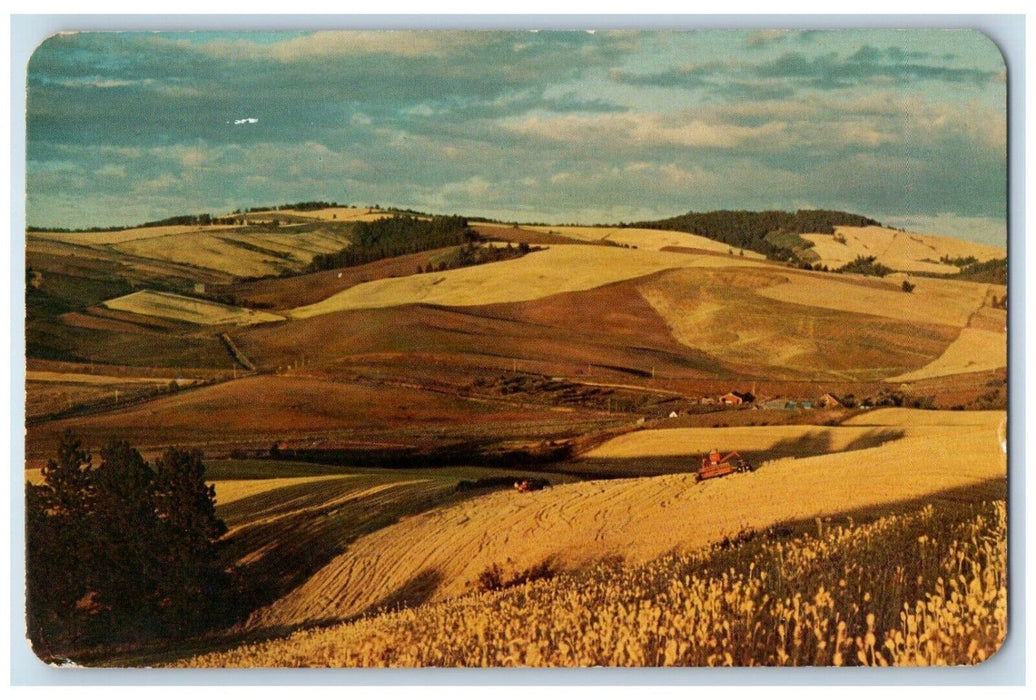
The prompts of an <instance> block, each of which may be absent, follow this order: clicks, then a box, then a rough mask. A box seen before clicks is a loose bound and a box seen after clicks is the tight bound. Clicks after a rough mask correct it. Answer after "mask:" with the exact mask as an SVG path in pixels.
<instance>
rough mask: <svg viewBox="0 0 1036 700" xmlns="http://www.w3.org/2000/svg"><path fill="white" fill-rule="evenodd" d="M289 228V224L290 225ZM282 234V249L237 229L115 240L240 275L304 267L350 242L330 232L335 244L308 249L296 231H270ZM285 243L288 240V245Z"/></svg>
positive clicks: (138, 250) (129, 248)
mask: <svg viewBox="0 0 1036 700" xmlns="http://www.w3.org/2000/svg"><path fill="white" fill-rule="evenodd" d="M286 228H287V227H286ZM260 235H262V234H260ZM267 235H271V236H274V240H276V239H277V238H280V240H281V243H282V245H281V246H278V248H279V249H277V250H274V249H269V248H264V247H263V246H262V245H261V244H257V243H256V242H254V241H253V238H254V235H253V234H235V233H234V232H233V231H229V230H228V231H226V232H220V231H215V232H210V229H209V228H205V229H204V230H201V231H196V232H193V233H188V234H180V235H176V236H175V237H162V238H155V237H151V238H137V239H133V240H128V241H123V242H118V243H113V244H111V247H112V248H113V249H115V250H117V251H119V252H121V253H126V254H129V255H133V256H137V257H141V258H147V259H149V260H158V261H163V262H169V263H177V264H187V265H191V266H193V267H198V268H203V269H209V270H217V271H220V272H224V273H229V274H232V275H235V276H238V277H261V276H264V275H276V274H279V273H280V272H282V271H283V270H285V269H288V268H294V267H302V266H303V265H304V264H305V263H308V262H309V261H310V260H312V258H313V253H314V252H326V251H327V250H329V249H331V250H334V249H337V248H342V247H344V246H346V245H347V244H348V243H347V241H348V238H347V237H346V236H345V235H344V234H340V237H336V235H335V234H330V233H329V234H326V236H323V238H337V240H338V241H339V242H338V244H337V246H336V247H335V248H330V246H329V245H328V244H327V243H322V244H320V245H319V246H318V247H317V248H316V250H308V249H307V247H306V246H305V245H303V244H302V242H301V241H299V242H295V243H293V242H292V241H291V240H285V239H288V237H289V236H291V235H292V234H290V233H282V234H267ZM283 244H287V245H286V246H285V245H283Z"/></svg>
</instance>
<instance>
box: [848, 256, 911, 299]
mask: <svg viewBox="0 0 1036 700" xmlns="http://www.w3.org/2000/svg"><path fill="white" fill-rule="evenodd" d="M835 272H854V273H856V274H858V275H870V276H871V277H884V276H885V275H887V274H889V273H890V272H892V268H891V267H889V266H887V265H882V264H881V263H880V262H878V258H877V257H876V256H874V255H857V256H856V259H855V260H853V261H852V262H850V263H846V264H845V265H842V266H841V267H840V268H838V269H837V270H835ZM903 290H904V291H913V289H912V288H911V289H910V290H907V289H906V287H904V288H903Z"/></svg>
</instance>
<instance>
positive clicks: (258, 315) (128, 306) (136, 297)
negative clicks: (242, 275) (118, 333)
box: [103, 289, 284, 326]
mask: <svg viewBox="0 0 1036 700" xmlns="http://www.w3.org/2000/svg"><path fill="white" fill-rule="evenodd" d="M103 306H105V307H107V308H109V309H112V310H114V311H128V312H130V313H134V314H140V315H141V316H158V317H159V318H170V319H174V320H177V321H187V322H188V323H197V324H200V325H204V326H218V325H224V324H233V325H236V326H245V325H249V324H253V323H269V322H271V321H283V320H284V318H283V317H282V316H278V315H276V314H271V313H269V312H266V311H256V310H255V309H242V308H240V307H237V306H227V305H226V304H217V303H216V302H214V301H205V300H202V299H194V298H192V297H184V296H180V295H179V294H170V293H168V292H155V291H151V290H149V289H145V290H141V291H139V292H133V293H132V294H127V295H126V296H122V297H117V298H115V299H109V300H108V301H106V302H104V303H103Z"/></svg>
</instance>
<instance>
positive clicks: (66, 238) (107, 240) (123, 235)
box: [28, 225, 233, 246]
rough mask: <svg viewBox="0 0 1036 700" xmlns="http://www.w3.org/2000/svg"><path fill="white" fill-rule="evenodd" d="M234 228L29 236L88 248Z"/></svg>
mask: <svg viewBox="0 0 1036 700" xmlns="http://www.w3.org/2000/svg"><path fill="white" fill-rule="evenodd" d="M232 229H233V227H230V226H222V227H218V229H217V228H216V227H209V226H198V225H190V226H187V225H179V226H145V227H142V228H130V229H125V230H123V231H84V232H78V231H77V232H75V233H68V232H49V231H39V232H36V231H34V232H32V233H30V234H29V236H28V237H29V240H30V241H31V240H33V239H42V240H50V241H58V242H62V243H72V244H74V245H86V246H109V245H116V244H119V243H129V242H130V241H138V240H146V239H149V238H165V237H166V236H180V235H183V234H194V233H198V232H200V231H212V230H232Z"/></svg>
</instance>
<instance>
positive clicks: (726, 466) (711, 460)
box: [695, 450, 752, 481]
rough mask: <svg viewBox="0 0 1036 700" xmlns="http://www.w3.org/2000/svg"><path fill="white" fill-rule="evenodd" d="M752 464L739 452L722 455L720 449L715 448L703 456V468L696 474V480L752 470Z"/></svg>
mask: <svg viewBox="0 0 1036 700" xmlns="http://www.w3.org/2000/svg"><path fill="white" fill-rule="evenodd" d="M750 471H752V465H751V464H749V463H748V461H747V460H746V459H744V458H743V457H742V456H741V455H740V454H738V453H737V452H731V453H730V454H728V455H727V456H725V457H720V454H719V450H713V451H712V452H710V453H709V454H707V455H705V456H704V457H702V458H701V468H700V469H699V470H698V473H697V474H696V475H695V480H696V481H704V480H705V479H714V478H716V477H719V476H726V475H727V474H733V473H734V472H750Z"/></svg>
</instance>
